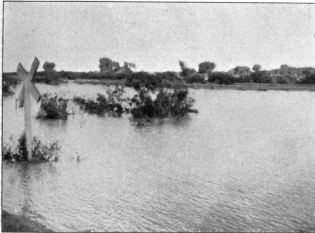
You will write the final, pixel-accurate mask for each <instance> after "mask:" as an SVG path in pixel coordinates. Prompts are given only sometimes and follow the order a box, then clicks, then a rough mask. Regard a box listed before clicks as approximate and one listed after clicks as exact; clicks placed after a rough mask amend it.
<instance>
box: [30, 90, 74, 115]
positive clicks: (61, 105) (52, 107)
mask: <svg viewBox="0 0 315 233" xmlns="http://www.w3.org/2000/svg"><path fill="white" fill-rule="evenodd" d="M67 106H68V100H66V99H64V98H62V97H58V96H57V95H52V94H48V93H45V94H44V95H43V96H42V98H41V105H40V110H39V112H38V113H37V116H36V118H39V119H61V120H66V119H67V118H68V115H69V113H68V112H67Z"/></svg>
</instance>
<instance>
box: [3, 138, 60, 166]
mask: <svg viewBox="0 0 315 233" xmlns="http://www.w3.org/2000/svg"><path fill="white" fill-rule="evenodd" d="M11 141H12V139H11ZM32 148H33V150H32V152H33V158H32V162H49V161H58V158H59V156H58V155H57V152H58V151H59V150H60V147H59V144H58V142H57V141H54V142H52V143H50V144H48V145H45V144H43V143H42V142H41V141H40V140H39V139H38V138H37V137H33V141H32ZM2 160H9V161H16V162H24V161H28V159H27V149H26V138H25V133H23V134H22V135H21V136H20V138H19V139H18V143H17V145H16V146H15V147H13V146H12V145H5V146H4V147H3V151H2Z"/></svg>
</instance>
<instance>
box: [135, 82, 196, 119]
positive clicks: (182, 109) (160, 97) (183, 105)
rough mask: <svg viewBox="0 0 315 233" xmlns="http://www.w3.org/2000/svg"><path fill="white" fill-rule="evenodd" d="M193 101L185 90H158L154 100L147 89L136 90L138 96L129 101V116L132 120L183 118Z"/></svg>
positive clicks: (190, 110)
mask: <svg viewBox="0 0 315 233" xmlns="http://www.w3.org/2000/svg"><path fill="white" fill-rule="evenodd" d="M194 102H195V100H194V99H193V98H191V97H188V90H187V89H175V90H174V91H173V92H171V91H167V90H163V89H160V91H159V93H158V94H157V96H156V98H155V100H153V99H152V97H151V96H150V94H149V89H147V88H144V87H142V88H140V89H138V95H135V96H134V97H133V98H132V99H131V106H132V108H131V110H130V112H131V114H132V116H133V117H134V118H153V117H156V118H166V117H176V116H184V115H186V114H187V113H188V112H197V110H194V109H191V107H192V106H193V103H194Z"/></svg>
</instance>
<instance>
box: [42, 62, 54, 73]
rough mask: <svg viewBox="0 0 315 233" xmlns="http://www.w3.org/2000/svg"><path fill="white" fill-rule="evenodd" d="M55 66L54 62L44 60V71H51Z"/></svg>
mask: <svg viewBox="0 0 315 233" xmlns="http://www.w3.org/2000/svg"><path fill="white" fill-rule="evenodd" d="M55 67H56V64H55V63H53V62H48V61H46V62H45V63H44V65H43V68H44V70H45V71H53V70H54V68H55Z"/></svg>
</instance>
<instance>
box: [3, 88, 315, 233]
mask: <svg viewBox="0 0 315 233" xmlns="http://www.w3.org/2000/svg"><path fill="white" fill-rule="evenodd" d="M36 85H37V87H38V89H39V90H40V92H41V93H43V92H46V91H50V92H57V93H58V94H59V95H62V96H65V97H71V96H73V95H79V96H82V95H84V96H86V97H91V98H92V97H96V94H97V93H105V92H106V90H105V88H104V87H102V86H98V85H77V84H68V85H61V86H58V87H54V86H48V85H43V84H36ZM19 88H20V86H19V87H17V90H16V93H19ZM133 93H134V91H133V90H130V89H127V93H126V94H128V95H129V96H131V95H132V94H133ZM190 93H191V95H192V96H193V97H194V98H195V99H196V103H195V107H196V108H197V109H198V110H199V113H198V114H190V115H189V116H186V117H184V118H181V119H166V120H156V121H154V123H153V124H152V125H148V126H143V127H139V126H136V125H134V124H132V122H131V121H130V119H129V118H130V116H124V115H123V116H122V117H120V118H119V117H109V116H105V117H98V116H91V115H87V114H83V113H80V114H76V115H73V116H70V117H69V119H68V120H67V121H59V120H58V121H51V120H50V121H43V120H36V119H33V121H32V124H33V128H34V133H33V134H34V135H35V136H38V137H39V138H41V139H42V140H46V141H51V140H58V141H59V143H60V146H61V148H62V149H61V151H60V154H61V156H60V161H59V162H57V163H47V164H38V165H27V164H14V163H7V162H5V163H3V178H2V179H3V191H2V194H3V197H2V201H3V208H4V209H5V210H7V211H9V212H12V213H17V214H25V215H26V216H29V217H30V218H31V219H34V220H36V221H38V222H40V223H43V224H45V225H47V227H49V228H51V229H53V230H56V231H81V230H95V231H185V230H187V231H213V230H218V231H294V230H307V229H310V228H314V227H315V216H314V214H315V213H314V211H315V144H314V141H315V101H314V99H315V93H314V92H294V91H292V92H283V91H267V92H256V91H237V90H219V91H218V90H190ZM15 98H16V96H11V97H6V98H4V100H3V142H4V144H5V143H6V142H8V141H9V138H10V136H13V138H14V139H16V138H18V137H19V135H20V134H21V133H22V131H23V128H24V125H23V124H24V119H23V109H15ZM37 109H38V106H36V105H35V106H34V111H33V112H34V115H35V111H36V110H37ZM77 156H80V158H81V161H79V162H77V160H76V158H77Z"/></svg>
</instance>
